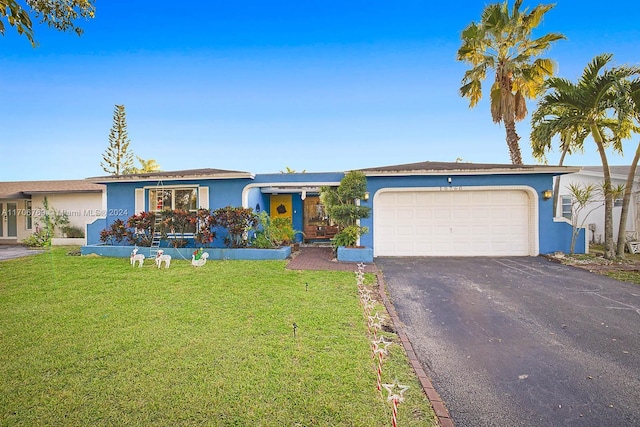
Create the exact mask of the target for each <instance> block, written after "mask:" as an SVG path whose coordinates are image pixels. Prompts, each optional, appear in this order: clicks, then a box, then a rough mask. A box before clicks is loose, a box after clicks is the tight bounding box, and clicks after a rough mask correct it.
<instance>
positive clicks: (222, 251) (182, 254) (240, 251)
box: [80, 245, 291, 261]
mask: <svg viewBox="0 0 640 427" xmlns="http://www.w3.org/2000/svg"><path fill="white" fill-rule="evenodd" d="M133 248H134V247H133V246H108V245H85V246H82V247H81V248H80V253H81V254H82V255H91V254H95V255H100V256H106V257H113V258H129V256H131V252H132V251H133ZM150 249H151V248H148V247H138V253H139V254H143V255H144V256H145V257H147V258H148V257H149V256H150ZM161 249H162V250H163V251H164V254H165V255H171V258H173V259H176V260H180V259H185V260H189V261H191V256H192V255H193V248H161ZM204 252H207V253H208V254H209V260H212V259H217V260H222V259H224V260H256V261H257V260H284V259H287V258H288V257H289V256H290V255H291V246H283V247H281V248H276V249H256V248H204Z"/></svg>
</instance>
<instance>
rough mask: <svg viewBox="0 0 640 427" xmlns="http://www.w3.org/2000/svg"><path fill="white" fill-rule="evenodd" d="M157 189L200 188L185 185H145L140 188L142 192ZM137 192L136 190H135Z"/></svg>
mask: <svg viewBox="0 0 640 427" xmlns="http://www.w3.org/2000/svg"><path fill="white" fill-rule="evenodd" d="M158 188H161V189H165V188H168V189H172V188H200V186H199V185H198V184H185V185H180V184H174V185H145V186H144V187H142V189H143V190H157V189H158ZM136 190H137V188H136Z"/></svg>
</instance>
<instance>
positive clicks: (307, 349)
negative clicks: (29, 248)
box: [0, 248, 435, 426]
mask: <svg viewBox="0 0 640 427" xmlns="http://www.w3.org/2000/svg"><path fill="white" fill-rule="evenodd" d="M66 252H67V250H66V249H63V248H54V249H52V250H50V251H48V252H46V253H43V254H41V255H36V256H32V257H28V258H23V259H21V260H10V261H4V262H0V278H1V280H0V389H1V391H0V425H2V426H13V425H25V426H33V425H65V426H86V425H92V426H103V425H138V426H147V425H159V426H180V425H182V426H193V425H212V426H217V425H219V426H329V425H331V426H343V425H344V426H381V425H390V424H391V407H390V405H389V404H388V403H387V402H386V394H385V395H382V394H380V393H379V392H378V391H377V390H376V387H375V385H376V374H375V372H376V371H375V364H374V361H373V359H372V358H371V350H370V338H369V337H368V335H367V327H366V320H365V319H364V316H363V312H362V308H361V306H360V305H359V299H358V293H357V288H356V284H355V277H354V274H353V273H344V272H300V271H289V270H286V269H285V268H284V267H285V263H284V262H282V261H246V262H245V261H209V262H208V263H207V264H206V265H205V266H204V267H202V268H199V269H196V268H193V267H192V266H191V265H190V264H189V262H187V261H181V260H174V261H173V262H172V264H171V268H170V269H169V270H165V269H162V270H158V269H156V268H155V267H152V266H151V263H150V261H147V262H148V264H147V265H145V266H144V267H143V268H141V269H138V268H132V267H131V266H130V265H129V263H128V259H114V258H98V257H95V258H94V257H72V256H67V255H66ZM368 280H369V281H371V280H372V278H371V277H368ZM305 283H308V285H309V286H308V290H307V287H306V286H305ZM294 322H295V323H296V324H297V325H298V329H297V334H296V337H294V335H293V327H292V325H293V323H294ZM387 336H388V337H389V338H391V339H394V340H396V341H397V337H396V336H395V335H393V334H387ZM389 349H390V355H389V357H388V359H387V360H386V361H385V363H384V368H383V382H391V381H392V380H393V379H396V378H397V379H398V380H399V381H400V382H401V383H406V384H408V385H409V386H410V387H411V388H410V389H409V391H408V392H407V393H406V394H405V396H406V401H405V403H402V404H401V405H400V408H399V413H398V424H399V425H402V426H418V425H419V426H424V425H435V422H434V420H433V414H432V411H431V409H430V406H429V403H428V401H427V400H426V398H425V397H424V395H423V393H422V392H421V390H420V388H419V383H418V382H417V380H416V379H415V377H414V375H413V373H412V371H411V370H410V368H409V366H408V363H407V359H406V356H405V354H404V352H403V350H402V349H401V347H400V346H399V345H392V346H391V347H390V348H389ZM383 392H384V390H383Z"/></svg>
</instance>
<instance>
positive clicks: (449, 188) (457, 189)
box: [440, 185, 462, 191]
mask: <svg viewBox="0 0 640 427" xmlns="http://www.w3.org/2000/svg"><path fill="white" fill-rule="evenodd" d="M460 190H462V187H461V186H459V185H458V186H456V187H440V191H460Z"/></svg>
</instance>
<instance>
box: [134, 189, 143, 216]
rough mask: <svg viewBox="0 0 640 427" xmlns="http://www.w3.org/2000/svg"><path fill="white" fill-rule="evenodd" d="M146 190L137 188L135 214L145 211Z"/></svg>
mask: <svg viewBox="0 0 640 427" xmlns="http://www.w3.org/2000/svg"><path fill="white" fill-rule="evenodd" d="M144 190H145V189H144V188H136V189H135V206H134V209H133V210H134V213H135V214H139V213H141V212H144V211H145V209H144V208H145V197H144V195H145V191H144Z"/></svg>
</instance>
